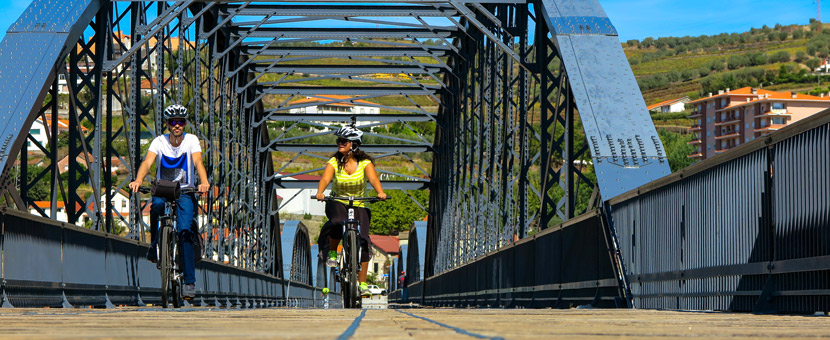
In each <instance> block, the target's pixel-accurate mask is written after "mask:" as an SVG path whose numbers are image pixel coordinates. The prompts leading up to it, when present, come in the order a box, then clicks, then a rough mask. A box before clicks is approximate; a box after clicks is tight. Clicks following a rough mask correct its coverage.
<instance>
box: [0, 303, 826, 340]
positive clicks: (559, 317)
mask: <svg viewBox="0 0 830 340" xmlns="http://www.w3.org/2000/svg"><path fill="white" fill-rule="evenodd" d="M0 318H2V320H3V322H2V323H0V334H3V338H4V339H23V338H26V339H31V338H50V339H70V338H110V337H118V338H179V337H188V338H272V339H273V338H277V339H281V338H291V339H347V338H351V339H403V338H412V339H474V338H479V339H498V338H504V339H534V340H535V339H550V338H566V339H594V338H633V339H642V338H655V339H659V338H678V337H683V338H732V339H749V338H752V339H755V338H758V337H769V338H784V337H786V338H828V337H830V322H828V318H827V317H826V316H819V317H810V316H781V315H777V316H775V315H753V314H733V313H713V312H675V311H657V310H636V309H567V310H558V309H451V308H436V309H427V308H407V309H377V310H375V309H366V310H348V309H292V308H271V309H216V308H202V307H199V308H190V309H178V310H170V309H161V308H157V307H119V308H115V309H106V310H104V309H47V308H39V309H26V308H16V309H3V310H0Z"/></svg>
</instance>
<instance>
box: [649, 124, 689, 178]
mask: <svg viewBox="0 0 830 340" xmlns="http://www.w3.org/2000/svg"><path fill="white" fill-rule="evenodd" d="M657 135H658V136H660V141H662V142H663V147H664V148H665V150H666V158H668V160H669V167H670V168H671V171H672V172H675V171H677V170H680V169H683V168H685V167H687V166H689V165H692V163H693V160H692V159H691V158H689V157H688V156H689V155H691V154H692V152H694V151H695V147H694V146H691V145H689V144H686V143H688V142H690V141H691V140H692V135H690V134H687V135H681V134H679V133H676V132H671V131H668V130H666V129H659V130H657Z"/></svg>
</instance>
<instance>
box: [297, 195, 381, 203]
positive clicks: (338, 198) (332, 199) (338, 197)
mask: <svg viewBox="0 0 830 340" xmlns="http://www.w3.org/2000/svg"><path fill="white" fill-rule="evenodd" d="M311 198H312V199H317V196H316V195H311ZM334 200H341V201H367V202H378V201H382V200H381V199H380V198H377V197H348V196H326V197H324V198H323V201H334Z"/></svg>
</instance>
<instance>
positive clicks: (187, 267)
mask: <svg viewBox="0 0 830 340" xmlns="http://www.w3.org/2000/svg"><path fill="white" fill-rule="evenodd" d="M163 117H164V120H165V121H166V123H167V128H168V129H169V131H170V133H169V134H164V135H160V136H158V137H156V138H155V139H153V142H152V143H150V149H149V150H148V151H147V156H146V157H145V158H144V161H143V162H141V166H140V167H139V168H138V174H137V176H136V179H135V181H133V182H131V183H130V189H131V190H132V191H133V192H138V190H139V188H140V187H141V184H142V183H144V178H145V177H146V176H147V173H148V172H149V171H150V167H151V166H153V163H155V162H156V160H157V159H158V166H157V168H156V180H167V181H173V182H179V185H180V186H181V187H182V188H193V187H194V186H195V176H193V172H194V168H195V171H196V173H197V174H198V175H199V183H200V184H199V186H198V188H197V189H198V191H199V192H202V193H204V192H207V191H208V189H210V184H209V183H208V178H207V171H205V166H204V164H202V146H201V145H200V144H199V138H198V137H196V135H193V134H186V133H184V128H185V126H186V125H187V109H186V108H185V107H184V106H181V105H176V104H174V105H170V106H168V107H167V109H165V110H164V116H163ZM165 201H166V200H165V199H164V198H161V197H153V204H152V210H151V212H150V238H151V240H152V241H151V243H150V250H149V251H148V252H147V259H149V260H150V261H153V262H156V261H157V260H158V259H157V256H156V247H157V246H158V245H157V239H156V238H157V236H156V234H157V229H158V220H159V215H161V214H163V213H164V203H165ZM176 203H177V210H176V211H177V213H176V215H177V216H176V229H177V232H178V238H179V239H180V240H182V242H181V247H182V253H181V254H182V262H183V263H182V267H183V269H184V286H183V287H182V296H183V297H185V298H192V297H194V296H195V295H196V264H195V258H194V254H193V239H194V238H195V237H197V235H193V232H192V231H191V230H190V225H191V223H192V222H193V220H194V217H195V215H196V196H195V195H194V194H192V193H191V194H182V195H181V196H180V197H179V199H178V201H177V202H176Z"/></svg>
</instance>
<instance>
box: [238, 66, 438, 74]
mask: <svg viewBox="0 0 830 340" xmlns="http://www.w3.org/2000/svg"><path fill="white" fill-rule="evenodd" d="M252 70H253V71H254V72H274V73H298V72H301V73H311V74H340V73H348V74H373V73H392V74H397V73H403V74H428V73H438V72H441V71H442V68H441V67H440V66H427V67H419V66H415V65H411V66H410V65H286V64H277V65H276V66H270V65H264V64H256V65H254V66H253V67H252Z"/></svg>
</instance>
